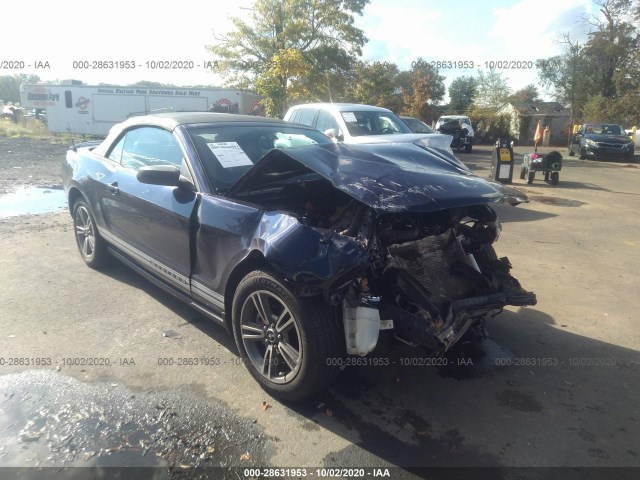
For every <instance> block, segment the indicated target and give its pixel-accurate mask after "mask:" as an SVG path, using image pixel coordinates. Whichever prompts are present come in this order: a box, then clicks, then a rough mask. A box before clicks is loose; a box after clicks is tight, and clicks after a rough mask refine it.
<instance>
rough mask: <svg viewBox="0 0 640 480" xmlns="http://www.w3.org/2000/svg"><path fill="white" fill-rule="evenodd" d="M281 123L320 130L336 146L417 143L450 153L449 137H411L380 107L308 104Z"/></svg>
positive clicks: (403, 126) (426, 134)
mask: <svg viewBox="0 0 640 480" xmlns="http://www.w3.org/2000/svg"><path fill="white" fill-rule="evenodd" d="M284 119H285V120H287V121H289V122H296V123H302V124H303V125H307V126H309V127H313V128H315V129H316V130H320V131H321V132H323V133H324V134H325V135H327V136H329V137H331V138H333V139H334V141H336V142H343V143H391V142H394V143H396V142H420V143H423V144H424V145H425V146H428V147H434V148H442V149H445V150H448V151H449V152H451V148H450V147H449V145H450V144H451V137H448V136H447V135H439V134H436V133H413V132H412V131H411V129H410V128H409V127H408V126H407V124H406V123H404V122H403V121H402V120H401V119H400V117H398V116H397V115H396V114H395V113H393V112H392V111H391V110H388V109H386V108H382V107H374V106H371V105H360V104H357V103H308V104H303V105H296V106H295V107H291V108H290V109H289V111H287V113H286V115H285V116H284Z"/></svg>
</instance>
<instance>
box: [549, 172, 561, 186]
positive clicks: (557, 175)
mask: <svg viewBox="0 0 640 480" xmlns="http://www.w3.org/2000/svg"><path fill="white" fill-rule="evenodd" d="M559 182H560V173H559V172H551V185H557V184H558V183H559Z"/></svg>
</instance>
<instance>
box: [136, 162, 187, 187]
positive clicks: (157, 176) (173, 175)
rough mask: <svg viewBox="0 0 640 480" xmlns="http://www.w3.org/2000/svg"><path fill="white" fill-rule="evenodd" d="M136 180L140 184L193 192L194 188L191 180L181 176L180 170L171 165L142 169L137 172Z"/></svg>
mask: <svg viewBox="0 0 640 480" xmlns="http://www.w3.org/2000/svg"><path fill="white" fill-rule="evenodd" d="M136 178H137V179H138V181H139V182H140V183H147V184H150V185H163V186H165V187H182V188H186V189H188V190H195V186H194V185H193V183H191V180H189V179H188V178H187V177H185V176H184V175H182V174H181V172H180V169H179V168H178V167H175V166H173V165H151V166H149V167H142V168H140V170H138V173H137V175H136Z"/></svg>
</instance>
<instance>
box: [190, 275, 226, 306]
mask: <svg viewBox="0 0 640 480" xmlns="http://www.w3.org/2000/svg"><path fill="white" fill-rule="evenodd" d="M191 289H192V291H193V293H194V294H197V295H200V296H201V297H202V298H204V299H205V300H207V301H208V302H209V303H211V304H213V305H215V306H216V307H218V308H220V309H224V297H223V296H222V295H220V294H219V293H217V292H215V291H213V290H211V289H210V288H208V287H206V286H204V285H203V284H202V283H200V282H197V281H195V280H193V281H192V282H191Z"/></svg>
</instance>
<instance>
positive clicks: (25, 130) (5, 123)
mask: <svg viewBox="0 0 640 480" xmlns="http://www.w3.org/2000/svg"><path fill="white" fill-rule="evenodd" d="M0 137H8V138H37V139H40V140H49V141H50V142H51V143H55V144H70V143H71V141H72V139H73V140H76V141H77V140H78V135H75V136H74V135H71V134H70V133H53V132H50V131H49V130H48V129H47V127H46V126H44V125H43V124H42V122H39V121H37V120H34V121H31V122H29V123H28V124H26V125H24V124H20V123H13V122H12V121H11V120H9V119H8V118H2V119H0Z"/></svg>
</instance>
